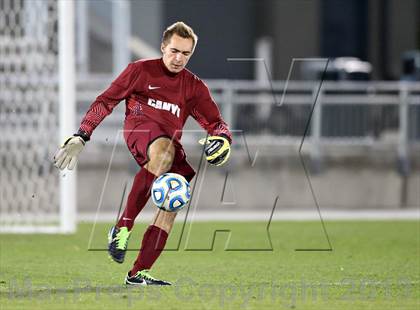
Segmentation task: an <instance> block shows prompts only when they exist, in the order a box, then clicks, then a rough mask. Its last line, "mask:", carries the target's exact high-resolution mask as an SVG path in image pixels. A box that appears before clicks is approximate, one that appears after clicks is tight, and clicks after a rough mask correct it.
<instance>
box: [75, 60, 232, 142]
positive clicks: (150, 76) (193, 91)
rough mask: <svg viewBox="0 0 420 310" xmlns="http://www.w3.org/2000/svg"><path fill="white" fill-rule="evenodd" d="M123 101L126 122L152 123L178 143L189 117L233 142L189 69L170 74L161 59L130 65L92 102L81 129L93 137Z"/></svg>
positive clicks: (201, 82) (214, 107)
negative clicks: (94, 132)
mask: <svg viewBox="0 0 420 310" xmlns="http://www.w3.org/2000/svg"><path fill="white" fill-rule="evenodd" d="M122 100H125V104H126V112H125V115H126V119H130V118H136V119H137V120H140V121H141V120H142V119H145V120H153V121H155V122H157V123H158V124H159V125H161V126H162V127H163V128H165V130H166V131H168V133H169V134H170V135H171V136H172V137H174V138H175V139H177V140H178V141H179V140H180V139H181V135H182V128H183V127H184V125H185V122H186V120H187V118H188V117H189V116H190V115H191V116H192V117H194V119H195V120H196V121H197V122H198V123H199V124H200V126H201V127H202V128H204V129H205V130H206V131H207V132H208V133H209V134H210V135H220V134H223V135H225V136H227V137H228V139H229V140H230V141H231V139H232V135H231V133H230V131H229V128H228V125H227V124H226V123H225V122H224V120H223V119H222V117H221V115H220V111H219V109H218V107H217V105H216V103H215V102H214V101H213V99H212V97H211V95H210V92H209V89H208V87H207V86H206V85H205V84H204V82H203V81H202V80H200V79H199V78H198V77H197V76H196V75H194V74H193V73H191V72H190V71H189V70H187V69H183V70H182V71H181V72H179V73H176V74H174V73H172V72H170V71H169V70H168V69H167V68H166V66H165V65H164V63H163V60H162V58H158V59H149V60H139V61H136V62H134V63H130V64H129V65H128V66H127V68H126V69H125V70H124V71H123V72H122V73H121V74H120V75H119V76H118V77H117V78H116V79H115V80H114V81H113V82H112V83H111V85H110V86H109V88H108V89H106V90H105V91H104V92H103V93H102V94H101V95H99V96H98V97H97V98H96V100H95V101H94V102H93V103H92V105H91V106H90V108H89V110H88V111H87V113H86V115H85V117H84V118H83V120H82V122H81V125H80V128H79V130H80V131H83V132H84V133H86V134H87V135H88V136H90V135H91V134H92V132H93V130H94V129H95V128H96V127H97V126H98V125H99V124H100V122H101V121H102V120H103V119H104V118H105V117H106V116H107V115H109V114H110V113H111V112H112V110H113V108H114V107H115V106H116V105H117V104H118V103H119V102H120V101H122Z"/></svg>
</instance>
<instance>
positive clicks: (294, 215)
mask: <svg viewBox="0 0 420 310" xmlns="http://www.w3.org/2000/svg"><path fill="white" fill-rule="evenodd" d="M185 214H186V213H185V211H182V213H181V214H179V215H178V216H177V217H176V219H175V220H176V221H177V222H182V221H184V220H185ZM192 214H193V212H191V211H190V214H189V215H188V221H191V220H192V219H194V221H237V222H241V221H266V220H268V219H269V217H270V212H269V211H266V212H261V211H259V212H257V211H245V212H244V211H240V210H238V211H237V212H232V211H231V212H214V211H200V212H197V213H195V215H194V217H193V215H192ZM116 215H117V214H116V213H115V214H114V213H103V214H99V215H98V222H113V221H115V220H116ZM321 215H322V218H323V219H324V220H419V219H420V209H407V210H361V211H359V210H357V211H321ZM95 216H96V214H95V213H81V214H79V215H78V221H79V222H93V221H94V219H95ZM153 216H154V213H153V212H142V213H140V215H139V217H138V218H137V222H139V221H140V222H150V221H151V220H152V218H153ZM273 220H275V221H281V220H284V221H307V220H319V215H318V213H317V212H316V211H307V210H302V211H278V212H274V214H273Z"/></svg>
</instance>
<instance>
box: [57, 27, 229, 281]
mask: <svg viewBox="0 0 420 310" xmlns="http://www.w3.org/2000/svg"><path fill="white" fill-rule="evenodd" d="M196 44H197V36H196V35H195V33H194V31H193V30H192V29H191V28H190V27H189V26H188V25H186V24H185V23H183V22H176V23H174V24H173V25H171V26H169V27H168V28H167V29H166V30H165V31H164V33H163V37H162V44H161V51H162V57H161V58H158V59H148V60H139V61H136V62H134V63H130V64H129V65H128V66H127V68H126V69H125V70H124V71H123V72H122V73H121V74H120V75H119V76H118V77H117V78H116V79H115V80H114V81H113V82H112V83H111V85H110V86H109V88H108V89H106V90H105V91H104V92H103V93H102V94H101V95H99V96H98V97H97V98H96V100H95V101H94V102H93V103H92V105H91V106H90V108H89V110H88V111H87V113H86V115H85V117H84V118H83V120H82V122H81V125H80V128H79V130H78V132H77V133H76V134H74V135H73V136H72V137H70V138H68V139H67V140H66V141H65V142H64V144H63V146H62V147H61V148H60V149H59V150H58V152H57V153H56V155H55V157H54V163H55V165H56V166H57V167H58V168H60V169H65V168H66V167H67V168H68V169H73V168H74V166H75V165H76V162H77V157H78V155H79V153H80V152H81V151H82V149H83V147H84V145H85V143H86V142H87V141H89V139H90V136H91V134H92V132H93V131H94V129H95V128H96V127H97V126H98V125H99V123H100V122H101V121H102V120H103V119H104V118H105V117H106V116H107V115H109V114H110V113H111V112H112V110H113V108H114V107H115V106H116V105H117V104H118V103H119V102H120V101H122V100H125V104H126V113H125V114H126V117H125V122H124V138H125V141H126V143H127V147H128V149H129V150H130V152H131V154H132V155H133V157H134V158H135V160H136V162H137V163H138V164H139V166H140V167H141V169H140V171H139V172H138V173H137V174H136V176H135V178H134V182H133V187H132V188H131V191H130V194H129V196H128V200H127V205H126V207H125V210H124V212H123V213H122V215H121V217H120V219H119V221H118V223H117V224H116V225H115V226H114V227H112V228H111V230H110V231H109V234H108V253H109V255H110V256H111V258H112V259H113V260H114V261H116V262H118V263H122V262H123V261H124V257H125V252H126V249H127V244H128V240H129V237H130V232H131V229H132V227H133V225H134V220H135V218H136V217H137V215H138V214H139V213H140V211H141V210H142V209H143V207H144V206H145V204H146V202H147V201H148V199H149V198H150V188H151V185H152V183H153V181H154V180H155V179H156V178H157V177H158V176H160V175H161V174H163V173H166V172H174V173H178V174H181V175H183V176H184V177H185V178H186V179H187V180H188V181H191V179H192V178H193V177H194V175H195V171H194V169H193V168H192V167H191V166H190V164H189V163H188V161H187V159H186V155H185V152H184V149H183V147H182V145H181V143H180V139H181V135H182V128H183V126H184V124H185V122H186V120H187V118H188V117H189V116H192V117H193V118H194V119H195V120H196V121H197V122H198V123H199V124H200V125H201V127H203V128H204V129H205V130H206V131H207V132H208V134H209V137H208V138H207V139H206V141H205V142H204V143H205V155H206V157H207V160H208V161H209V163H211V164H214V165H217V166H219V165H222V164H224V163H225V162H226V161H227V160H228V158H229V154H230V144H231V141H232V136H231V133H230V131H229V128H228V126H227V124H226V123H225V122H224V121H223V119H222V117H221V115H220V112H219V109H218V107H217V105H216V103H215V102H214V101H213V99H212V98H211V96H210V93H209V90H208V88H207V86H206V85H205V84H204V83H203V81H201V80H200V79H199V78H198V77H197V76H196V75H194V74H193V73H191V72H190V71H188V70H187V69H185V66H186V64H187V63H188V60H189V59H190V57H191V56H192V54H193V52H194V49H195V47H196ZM175 216H176V213H173V212H165V211H163V210H158V211H157V213H156V215H155V217H154V219H153V222H152V224H151V225H150V226H149V227H148V228H147V230H146V232H145V233H144V236H143V240H142V242H141V246H140V250H139V254H138V256H137V259H136V261H135V262H134V265H133V267H132V268H131V270H130V271H129V272H128V274H127V276H126V278H125V283H126V284H127V285H170V283H169V282H167V281H163V280H159V279H156V278H154V277H152V276H151V275H150V273H149V270H150V268H151V267H152V265H153V263H154V262H155V261H156V260H157V258H158V257H159V255H160V254H161V252H162V250H163V248H164V246H165V243H166V240H167V238H168V234H169V233H170V231H171V228H172V226H173V223H174V219H175Z"/></svg>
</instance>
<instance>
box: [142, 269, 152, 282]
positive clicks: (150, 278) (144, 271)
mask: <svg viewBox="0 0 420 310" xmlns="http://www.w3.org/2000/svg"><path fill="white" fill-rule="evenodd" d="M138 275H139V276H142V277H143V278H145V279H146V280H153V281H155V280H156V279H155V278H153V277H152V276H151V275H150V274H149V272H148V271H146V270H142V271H139V272H138Z"/></svg>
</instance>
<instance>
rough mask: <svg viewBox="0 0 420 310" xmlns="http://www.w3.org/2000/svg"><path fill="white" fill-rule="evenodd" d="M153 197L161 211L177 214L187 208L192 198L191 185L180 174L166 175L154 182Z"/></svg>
mask: <svg viewBox="0 0 420 310" xmlns="http://www.w3.org/2000/svg"><path fill="white" fill-rule="evenodd" d="M151 196H152V200H153V203H154V204H155V205H156V206H157V207H158V208H159V209H162V210H165V211H169V212H177V211H179V210H181V209H182V208H183V207H185V206H186V205H187V203H188V201H189V200H190V198H191V188H190V184H189V183H188V181H187V180H186V179H185V178H184V177H183V176H182V175H180V174H177V173H165V174H162V175H161V176H160V177H158V178H157V179H156V180H155V181H154V182H153V185H152V190H151Z"/></svg>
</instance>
